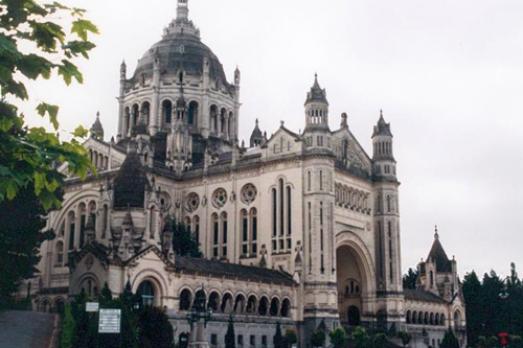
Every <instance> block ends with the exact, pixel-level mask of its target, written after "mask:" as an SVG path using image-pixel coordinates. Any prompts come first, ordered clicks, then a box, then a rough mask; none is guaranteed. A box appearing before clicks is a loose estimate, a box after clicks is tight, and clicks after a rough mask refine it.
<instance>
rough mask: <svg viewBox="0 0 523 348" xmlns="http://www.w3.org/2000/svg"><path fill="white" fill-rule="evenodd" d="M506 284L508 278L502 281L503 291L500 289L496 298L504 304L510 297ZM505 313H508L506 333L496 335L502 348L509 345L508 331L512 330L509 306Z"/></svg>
mask: <svg viewBox="0 0 523 348" xmlns="http://www.w3.org/2000/svg"><path fill="white" fill-rule="evenodd" d="M508 282H509V277H506V278H505V279H504V280H503V289H501V291H500V292H499V294H498V297H499V299H500V300H502V301H504V302H506V301H507V299H508V298H509V297H510V293H509V292H508ZM507 311H508V327H507V331H506V332H500V333H498V339H499V343H500V345H501V346H502V347H506V346H507V345H508V343H509V337H510V336H509V335H510V330H511V329H512V313H511V312H512V309H511V308H510V306H509V307H508V308H507Z"/></svg>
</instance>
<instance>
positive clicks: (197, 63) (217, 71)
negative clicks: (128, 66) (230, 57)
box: [134, 33, 229, 86]
mask: <svg viewBox="0 0 523 348" xmlns="http://www.w3.org/2000/svg"><path fill="white" fill-rule="evenodd" d="M155 57H158V58H159V60H160V71H161V73H162V74H165V73H167V74H168V73H173V74H175V73H177V72H178V71H180V70H181V69H183V70H184V71H185V73H187V74H188V75H192V76H201V75H202V74H203V62H204V58H207V59H208V61H209V72H210V76H211V79H213V80H216V81H218V82H219V83H220V84H223V85H225V86H228V85H229V84H228V82H227V78H226V76H225V72H224V70H223V66H222V64H221V63H220V61H219V60H218V57H216V55H215V54H214V53H213V52H212V51H211V49H210V48H209V47H207V46H206V45H205V44H203V43H202V42H201V41H200V39H199V37H198V36H196V35H191V34H184V33H177V34H175V35H165V36H164V38H163V39H162V40H161V41H160V42H158V43H156V44H155V45H153V46H152V47H151V48H150V49H149V50H148V51H147V52H146V53H145V54H144V55H143V57H142V58H141V59H140V60H139V61H138V66H137V68H136V71H135V73H134V78H140V77H141V76H142V75H145V76H146V77H150V76H152V74H153V66H154V60H155Z"/></svg>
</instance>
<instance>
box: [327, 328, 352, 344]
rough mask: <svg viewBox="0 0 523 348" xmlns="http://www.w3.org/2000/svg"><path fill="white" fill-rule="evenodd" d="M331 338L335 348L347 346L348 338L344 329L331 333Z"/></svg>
mask: <svg viewBox="0 0 523 348" xmlns="http://www.w3.org/2000/svg"><path fill="white" fill-rule="evenodd" d="M329 338H330V341H331V343H332V345H333V346H334V348H342V347H345V346H346V345H347V341H348V339H349V338H348V336H347V333H346V332H345V330H344V329H343V328H342V327H338V328H337V329H335V330H334V331H331V332H330V333H329Z"/></svg>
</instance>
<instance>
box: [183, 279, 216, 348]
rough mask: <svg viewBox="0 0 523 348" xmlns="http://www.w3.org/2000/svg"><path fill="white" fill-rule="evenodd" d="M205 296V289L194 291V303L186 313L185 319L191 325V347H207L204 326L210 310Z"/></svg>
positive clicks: (210, 313) (209, 317) (209, 318)
mask: <svg viewBox="0 0 523 348" xmlns="http://www.w3.org/2000/svg"><path fill="white" fill-rule="evenodd" d="M206 302H207V301H206V298H205V291H204V288H203V286H202V290H201V291H198V292H197V293H196V298H195V299H194V304H193V306H192V308H191V311H190V312H189V313H188V314H187V321H188V322H189V325H190V326H191V337H190V340H189V347H191V348H208V347H209V342H207V338H206V334H205V328H206V327H207V322H209V321H210V320H211V317H212V310H211V308H209V307H208V306H207V303H206Z"/></svg>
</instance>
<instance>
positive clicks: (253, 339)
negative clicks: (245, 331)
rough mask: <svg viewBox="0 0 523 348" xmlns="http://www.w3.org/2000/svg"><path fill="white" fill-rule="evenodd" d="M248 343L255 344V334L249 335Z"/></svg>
mask: <svg viewBox="0 0 523 348" xmlns="http://www.w3.org/2000/svg"><path fill="white" fill-rule="evenodd" d="M249 343H250V344H251V346H253V347H254V346H255V345H256V336H254V335H251V336H250V338H249Z"/></svg>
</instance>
